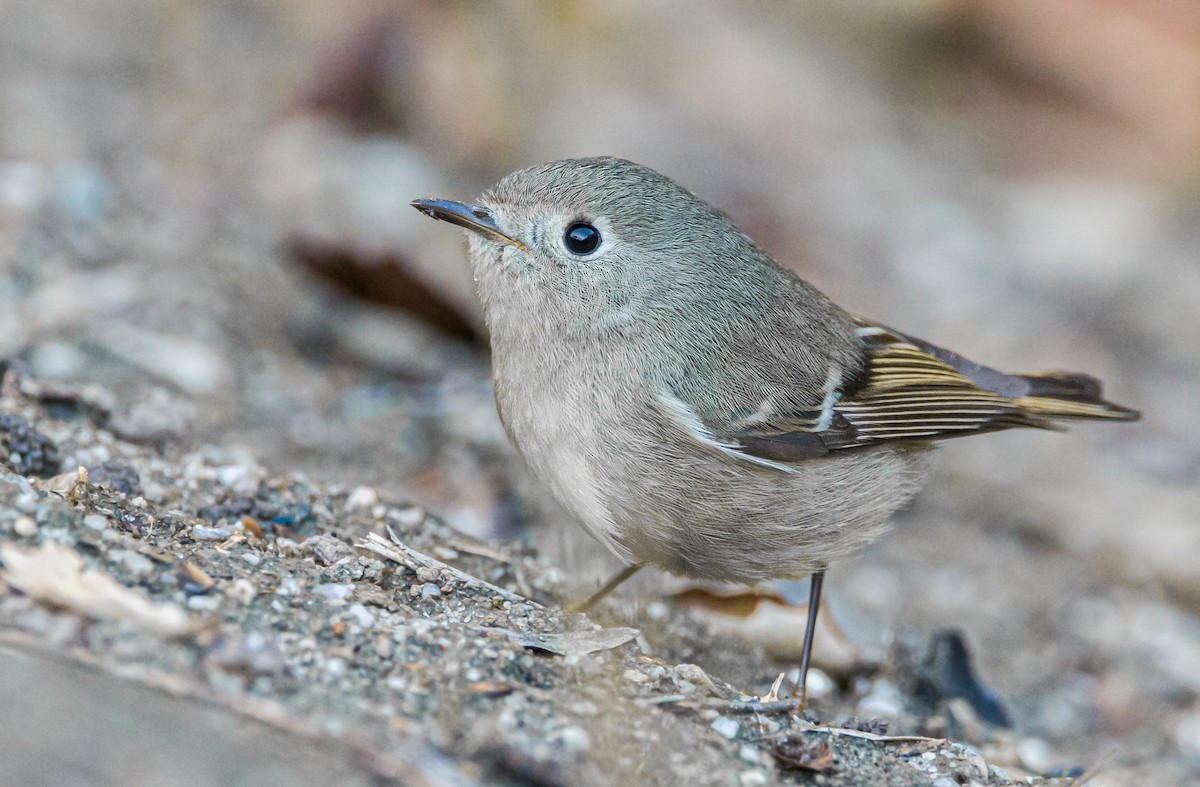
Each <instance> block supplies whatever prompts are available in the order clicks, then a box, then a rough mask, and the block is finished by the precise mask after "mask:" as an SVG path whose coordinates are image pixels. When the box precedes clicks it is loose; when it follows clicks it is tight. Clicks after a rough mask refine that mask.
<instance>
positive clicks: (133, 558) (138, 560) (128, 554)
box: [109, 549, 154, 577]
mask: <svg viewBox="0 0 1200 787" xmlns="http://www.w3.org/2000/svg"><path fill="white" fill-rule="evenodd" d="M109 557H110V558H112V559H113V560H116V561H117V563H118V564H120V565H121V566H123V567H124V568H125V570H126V571H128V572H129V573H130V574H133V575H134V576H135V577H144V576H146V575H147V574H149V573H150V572H152V571H153V570H154V563H153V561H151V560H150V558H148V557H146V556H145V555H142V554H139V553H137V552H134V551H133V550H131V549H117V550H113V551H112V552H110V553H109Z"/></svg>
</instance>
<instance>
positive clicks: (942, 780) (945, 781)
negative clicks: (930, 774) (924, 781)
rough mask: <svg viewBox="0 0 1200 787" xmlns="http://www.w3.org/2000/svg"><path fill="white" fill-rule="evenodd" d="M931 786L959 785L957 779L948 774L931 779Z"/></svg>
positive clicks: (952, 786)
mask: <svg viewBox="0 0 1200 787" xmlns="http://www.w3.org/2000/svg"><path fill="white" fill-rule="evenodd" d="M932 787H959V784H958V781H957V780H956V779H953V778H951V777H950V776H939V777H937V778H936V779H934V780H933V785H932Z"/></svg>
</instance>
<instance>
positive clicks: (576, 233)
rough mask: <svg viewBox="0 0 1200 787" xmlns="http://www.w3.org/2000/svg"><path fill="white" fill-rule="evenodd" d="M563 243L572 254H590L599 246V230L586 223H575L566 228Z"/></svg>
mask: <svg viewBox="0 0 1200 787" xmlns="http://www.w3.org/2000/svg"><path fill="white" fill-rule="evenodd" d="M563 243H564V244H565V245H566V247H567V250H568V251H570V252H571V253H572V254H578V255H580V256H582V255H584V254H591V253H592V252H593V251H595V250H596V247H597V246H599V245H600V230H598V229H596V228H595V227H593V226H592V225H591V224H588V223H587V222H583V221H577V222H575V223H574V224H572V225H571V226H569V227H567V231H566V233H565V234H563Z"/></svg>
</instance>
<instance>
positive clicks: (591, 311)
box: [413, 158, 1138, 687]
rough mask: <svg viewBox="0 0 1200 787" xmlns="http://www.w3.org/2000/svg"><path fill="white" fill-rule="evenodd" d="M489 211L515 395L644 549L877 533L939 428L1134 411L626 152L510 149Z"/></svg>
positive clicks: (537, 435) (534, 460) (631, 547)
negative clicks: (866, 305) (1018, 358)
mask: <svg viewBox="0 0 1200 787" xmlns="http://www.w3.org/2000/svg"><path fill="white" fill-rule="evenodd" d="M413 206H414V207H416V208H417V209H418V210H421V211H422V212H424V213H426V214H428V215H430V216H432V217H433V218H436V219H441V220H443V221H448V222H451V223H454V224H458V225H460V226H462V227H465V228H467V229H468V230H470V233H469V235H468V237H469V242H470V259H471V266H472V269H473V273H474V276H475V280H476V282H477V284H478V291H479V297H480V300H481V301H482V303H483V308H484V314H485V318H486V321H487V327H488V330H489V332H490V336H491V345H492V376H493V380H494V382H495V390H496V402H497V406H498V408H499V411H500V418H501V420H502V421H503V422H504V425H505V428H506V429H507V430H508V434H509V437H510V438H511V439H512V442H513V444H514V445H515V446H516V447H517V450H518V451H519V452H520V453H521V455H522V456H523V457H524V459H525V461H526V462H528V464H529V466H530V468H531V469H532V470H533V472H534V473H535V474H536V475H537V476H538V478H540V479H541V480H542V481H543V482H544V483H545V484H546V485H547V486H548V487H549V489H550V491H551V492H552V493H553V495H554V496H555V497H556V498H557V499H558V500H559V502H561V503H562V504H563V505H564V506H565V507H566V508H567V509H568V510H569V511H571V512H572V513H573V514H574V515H575V516H576V517H578V518H579V520H580V522H582V524H583V526H584V527H585V528H587V530H588V532H590V533H591V534H592V535H593V536H595V537H596V538H597V539H599V540H600V541H601V542H602V543H604V544H605V545H606V546H607V547H608V548H609V549H611V550H612V551H613V552H615V553H616V554H617V555H618V556H620V557H621V558H622V559H623V560H625V561H627V562H628V563H629V564H630V568H629V569H627V570H626V571H624V572H622V573H621V574H620V575H618V576H617V577H616V578H614V581H612V582H610V583H609V584H608V585H606V586H605V588H604V589H602V591H601V593H600V594H597V596H596V597H593V600H594V599H595V598H597V597H599V595H602V594H603V593H605V592H607V591H609V590H611V589H612V588H613V587H615V586H616V584H618V583H619V582H620V581H622V580H623V579H625V578H626V577H628V576H629V575H631V574H632V573H633V572H634V571H635V570H636V568H637V567H640V566H642V565H653V566H657V567H659V568H662V569H665V570H667V571H670V572H673V573H675V574H680V575H683V576H687V577H692V578H696V579H708V580H725V581H732V582H745V583H756V582H760V581H762V580H767V579H777V578H795V577H799V576H803V575H805V574H812V575H813V582H812V589H811V593H810V598H811V603H810V606H809V612H808V627H807V630H806V633H805V643H804V649H803V651H802V652H803V654H804V655H803V660H802V663H801V677H800V682H799V685H800V686H801V687H803V686H804V679H805V676H806V672H807V667H808V661H809V654H810V649H811V645H812V633H813V628H814V625H815V622H816V615H817V610H818V608H819V603H818V602H819V600H820V599H819V597H820V590H821V579H822V577H823V575H824V571H825V569H826V567H828V566H829V565H830V564H832V563H833V562H834V561H836V560H838V559H840V558H843V557H845V556H847V555H848V554H850V553H851V552H853V551H854V550H856V549H858V548H859V547H862V546H864V545H866V544H868V543H870V542H871V541H872V540H874V539H875V538H877V537H878V536H879V535H880V534H881V533H882V532H883V531H884V530H885V529H886V527H887V524H888V519H889V517H890V515H891V514H892V512H893V511H895V510H896V509H897V508H898V507H900V506H901V505H902V504H903V503H904V502H905V501H906V500H908V498H909V497H910V496H911V495H912V494H913V493H914V492H915V491H916V490H917V488H918V486H919V485H920V484H921V482H922V481H923V480H924V478H925V475H926V473H927V470H928V467H929V453H930V444H931V442H933V441H936V440H941V439H945V438H949V437H958V436H963V435H972V434H980V433H982V432H992V431H997V430H1000V429H1008V428H1011V427H1018V426H1022V427H1040V428H1053V426H1054V422H1056V421H1058V420H1066V419H1084V420H1090V419H1097V420H1112V421H1129V420H1134V419H1136V418H1137V417H1138V414H1137V413H1136V412H1134V411H1132V410H1128V409H1126V408H1123V407H1119V406H1117V405H1113V404H1110V403H1109V402H1106V401H1104V400H1103V399H1102V398H1101V391H1100V384H1099V383H1098V382H1097V381H1096V380H1094V379H1093V378H1091V377H1087V376H1085V375H1078V374H1063V373H1048V374H1031V375H1030V374H1026V375H1012V374H1005V373H1002V372H999V371H996V370H995V369H991V368H989V367H986V366H981V365H979V364H976V363H974V362H972V361H969V360H967V359H966V358H963V357H962V356H960V355H957V354H956V353H953V352H950V351H948V350H944V349H942V348H940V347H937V346H935V345H932V344H930V343H928V342H925V341H922V340H920V339H917V338H914V337H911V336H908V335H906V334H903V333H900V332H899V331H895V330H892V329H891V328H887V327H885V326H883V325H879V324H878V323H875V322H872V321H870V320H866V319H862V318H860V317H856V316H854V315H852V314H849V313H847V312H846V311H844V310H842V309H841V308H839V307H838V306H836V305H835V304H833V303H832V302H831V301H830V300H829V299H828V298H826V297H825V296H824V295H822V294H821V293H820V292H818V291H817V290H816V289H815V288H814V287H812V285H810V284H808V283H807V282H805V281H803V280H801V279H800V278H798V277H797V276H796V275H795V274H794V273H792V272H791V271H789V270H787V269H786V268H783V267H782V266H780V265H779V264H777V263H776V262H775V261H774V260H772V259H771V258H770V257H768V256H767V255H766V254H764V253H763V252H762V251H761V250H760V249H759V248H758V247H757V246H756V245H755V244H754V242H753V241H752V240H750V238H748V237H747V236H746V235H745V234H743V233H742V232H741V231H740V230H739V229H738V228H737V227H735V226H734V225H733V224H732V223H731V222H730V220H729V219H728V218H726V217H725V216H724V215H722V214H721V213H720V212H718V211H717V210H716V209H714V208H713V207H712V206H710V205H709V204H708V203H706V202H704V201H703V200H701V199H699V198H697V197H696V196H694V195H692V194H691V193H689V192H688V191H686V190H685V189H683V188H682V187H680V186H679V185H678V184H676V183H675V182H674V181H672V180H670V179H669V178H667V177H664V176H663V175H660V174H659V173H657V172H655V171H653V170H651V169H648V168H647V167H643V166H641V165H638V164H634V163H632V162H629V161H623V160H621V159H614V158H588V159H574V160H568V161H558V162H554V163H551V164H543V165H539V166H535V167H530V168H528V169H523V170H520V171H518V172H514V173H512V174H510V175H508V176H507V177H505V178H504V179H503V180H501V181H500V182H499V183H497V184H496V185H495V186H493V187H492V188H491V189H490V190H489V191H488V192H487V193H486V194H484V196H483V198H482V200H481V201H480V203H479V204H478V205H468V204H464V203H460V202H451V201H448V200H439V199H424V200H416V201H415V202H413Z"/></svg>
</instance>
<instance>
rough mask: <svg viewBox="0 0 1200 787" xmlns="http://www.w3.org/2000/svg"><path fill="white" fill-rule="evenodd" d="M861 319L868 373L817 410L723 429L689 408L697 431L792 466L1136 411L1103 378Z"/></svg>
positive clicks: (1120, 417)
mask: <svg viewBox="0 0 1200 787" xmlns="http://www.w3.org/2000/svg"><path fill="white" fill-rule="evenodd" d="M857 324H858V328H857V330H858V334H859V336H860V337H861V339H862V342H863V352H864V353H865V364H864V366H863V370H862V372H861V373H860V374H859V375H857V376H856V378H855V379H852V380H846V381H843V380H841V379H840V377H838V376H837V375H836V374H835V373H834V372H831V373H830V378H829V380H828V381H827V386H826V396H825V399H824V401H823V402H822V403H821V405H820V407H819V408H816V409H812V410H806V411H802V412H784V413H776V412H773V411H772V409H771V407H770V406H769V403H768V406H767V407H765V409H764V411H762V412H760V413H756V414H753V415H751V416H750V417H748V418H742V419H740V420H738V421H733V422H730V423H726V424H720V425H714V424H705V423H701V422H700V421H699V419H698V418H696V417H695V415H694V414H691V418H692V427H693V429H692V431H693V432H695V433H696V434H697V435H700V436H702V437H703V438H704V439H706V440H708V441H709V442H710V443H711V444H712V445H715V446H719V447H720V448H721V450H723V451H726V452H728V453H730V454H731V455H736V456H740V457H742V458H744V459H745V460H746V461H752V462H755V463H758V464H768V465H769V466H778V467H780V468H781V469H786V468H787V463H789V462H797V461H801V460H804V459H812V458H816V457H820V456H826V455H828V454H831V453H833V452H837V451H843V450H847V449H853V448H861V447H866V446H870V445H876V444H879V443H885V442H891V441H932V440H942V439H946V438H950V437H959V436H963V435H969V434H979V433H983V432H994V431H998V430H1002V429H1010V428H1013V427H1032V428H1039V429H1055V428H1058V427H1057V425H1056V423H1055V422H1056V421H1058V420H1072V419H1074V420H1115V421H1130V420H1135V419H1136V418H1137V417H1138V413H1137V412H1136V411H1133V410H1129V409H1126V408H1124V407H1120V406H1118V405H1114V404H1112V403H1110V402H1106V401H1104V399H1102V398H1101V387H1100V383H1099V381H1097V380H1096V379H1094V378H1092V377H1088V376H1086V375H1081V374H1071V373H1060V372H1050V373H1043V374H1023V375H1018V374H1005V373H1003V372H999V371H997V370H995V369H992V368H990V367H987V366H982V365H980V364H977V363H974V362H973V361H970V360H968V359H966V358H964V357H962V356H961V355H958V354H957V353H954V352H951V351H949V350H945V349H943V348H941V347H938V346H936V345H933V344H930V343H929V342H926V341H923V340H921V339H916V338H914V337H911V336H907V335H905V334H902V333H900V332H899V331H894V330H892V329H890V328H887V327H884V326H882V325H879V324H876V323H873V322H870V321H867V320H862V319H858V320H857ZM676 412H678V406H677V407H676ZM685 415H686V414H685ZM697 430H699V431H697Z"/></svg>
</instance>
